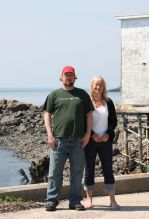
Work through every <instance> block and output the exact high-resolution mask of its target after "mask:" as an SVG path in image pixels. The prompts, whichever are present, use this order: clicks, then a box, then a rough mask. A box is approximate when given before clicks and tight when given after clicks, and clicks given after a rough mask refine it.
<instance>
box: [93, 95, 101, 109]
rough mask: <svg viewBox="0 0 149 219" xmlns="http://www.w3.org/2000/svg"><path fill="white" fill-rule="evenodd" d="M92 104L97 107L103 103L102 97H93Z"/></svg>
mask: <svg viewBox="0 0 149 219" xmlns="http://www.w3.org/2000/svg"><path fill="white" fill-rule="evenodd" d="M93 105H94V107H95V108H98V107H100V106H102V105H103V99H102V98H97V97H94V98H93Z"/></svg>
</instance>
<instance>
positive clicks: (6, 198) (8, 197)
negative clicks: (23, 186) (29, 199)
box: [0, 195, 25, 202]
mask: <svg viewBox="0 0 149 219" xmlns="http://www.w3.org/2000/svg"><path fill="white" fill-rule="evenodd" d="M2 201H6V202H14V201H15V202H25V200H24V199H23V198H21V197H16V196H13V195H6V196H2V197H0V202H2Z"/></svg>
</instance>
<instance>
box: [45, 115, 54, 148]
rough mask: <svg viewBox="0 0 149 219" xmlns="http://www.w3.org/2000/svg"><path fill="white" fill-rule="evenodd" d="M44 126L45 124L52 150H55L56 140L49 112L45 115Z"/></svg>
mask: <svg viewBox="0 0 149 219" xmlns="http://www.w3.org/2000/svg"><path fill="white" fill-rule="evenodd" d="M44 124H45V127H46V130H47V134H48V144H49V145H50V147H51V148H53V149H54V148H55V145H56V139H55V137H54V135H53V132H52V120H51V113H49V112H45V113H44Z"/></svg>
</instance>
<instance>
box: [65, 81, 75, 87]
mask: <svg viewBox="0 0 149 219" xmlns="http://www.w3.org/2000/svg"><path fill="white" fill-rule="evenodd" d="M64 85H65V86H66V87H72V86H73V85H74V82H72V81H67V82H65V83H64Z"/></svg>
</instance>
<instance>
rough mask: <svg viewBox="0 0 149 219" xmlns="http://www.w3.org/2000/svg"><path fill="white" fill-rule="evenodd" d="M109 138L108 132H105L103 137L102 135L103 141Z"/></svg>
mask: <svg viewBox="0 0 149 219" xmlns="http://www.w3.org/2000/svg"><path fill="white" fill-rule="evenodd" d="M108 140H109V135H108V134H107V133H105V134H104V135H103V136H102V137H101V141H104V142H106V141H108Z"/></svg>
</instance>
